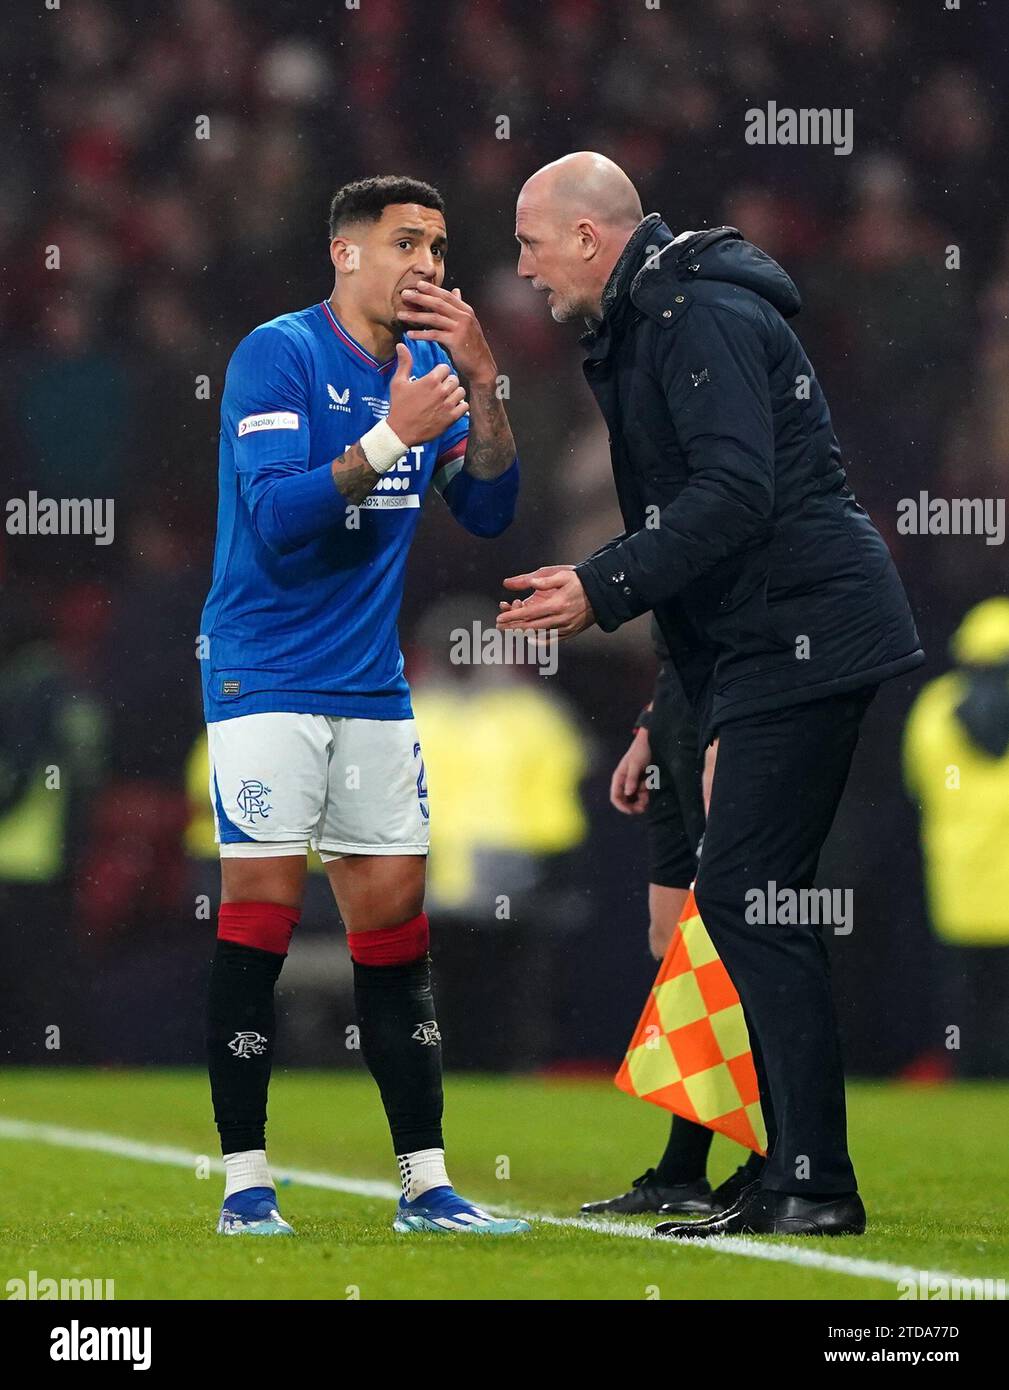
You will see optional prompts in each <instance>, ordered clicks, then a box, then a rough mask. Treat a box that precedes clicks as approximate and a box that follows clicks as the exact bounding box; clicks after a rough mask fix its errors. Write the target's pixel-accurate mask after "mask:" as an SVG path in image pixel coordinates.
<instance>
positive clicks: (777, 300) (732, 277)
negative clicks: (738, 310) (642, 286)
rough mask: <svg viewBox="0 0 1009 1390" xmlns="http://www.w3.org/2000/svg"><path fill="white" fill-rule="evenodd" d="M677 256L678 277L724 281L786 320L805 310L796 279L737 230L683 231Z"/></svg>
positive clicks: (675, 242) (674, 249)
mask: <svg viewBox="0 0 1009 1390" xmlns="http://www.w3.org/2000/svg"><path fill="white" fill-rule="evenodd" d="M667 254H668V255H670V256H675V257H676V270H677V274H678V275H679V276H680V277H681V278H682V279H687V280H722V281H724V282H725V283H726V284H730V285H740V286H742V288H743V289H747V290H752V291H753V293H754V294H759V295H760V297H761V298H762V299H766V300H767V302H768V304H771V305H772V306H773V307H774V308H775V309H777V311H778V313H779V314H781V316H782V317H783V318H786V319H788V318H791V317H792V316H793V315H794V314H797V313H798V312H799V310H800V309H801V308H802V299H801V297H800V295H799V291H798V290H797V289H796V287H795V281H794V280H793V279H792V277H791V276H790V275H789V274H788V273H787V272H786V271H784V270H782V268H781V266H780V265H779V264H778V262H777V261H776V260H773V259H772V258H771V257H770V256H769V255H768V254H767V253H766V251H761V249H760V247H759V246H754V244H753V242H752V241H746V240H744V238H743V234H742V232H740V231H739V230H738V229H737V228H736V227H715V228H713V229H712V230H711V231H707V232H681V233H680V235H679V236H677V237H674V238H673V239H672V242H671V243H670V250H669V252H668V253H667Z"/></svg>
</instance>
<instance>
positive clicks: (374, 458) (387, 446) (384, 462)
mask: <svg viewBox="0 0 1009 1390" xmlns="http://www.w3.org/2000/svg"><path fill="white" fill-rule="evenodd" d="M358 442H359V443H360V445H361V451H362V453H363V454H364V456H365V458H366V459H367V460H368V462H369V463H370V464H371V466H372V468H374V470H375V472H376V473H388V471H389V469H390V468H391V467H392V466H393V464H394V463H398V462H399V460H400V459H401V458H402V457H403V455H404V454H405V453H406V445H405V444H404V443H403V441H402V439H400V437H399V435H398V434H397V433H396V431H395V430H394V429H393V428H392V426H391V425H390V424H389V422H388V421H387V420H379V422H378V424H377V425H376V426H375V427H374V429H370V430H369V431H368V432H367V434H362V435H361V438H360V440H359V441H358Z"/></svg>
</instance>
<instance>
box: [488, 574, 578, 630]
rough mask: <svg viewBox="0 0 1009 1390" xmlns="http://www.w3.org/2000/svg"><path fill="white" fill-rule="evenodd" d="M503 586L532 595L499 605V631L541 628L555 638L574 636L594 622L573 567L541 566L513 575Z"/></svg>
mask: <svg viewBox="0 0 1009 1390" xmlns="http://www.w3.org/2000/svg"><path fill="white" fill-rule="evenodd" d="M504 587H505V588H506V589H532V590H533V592H532V593H531V594H530V595H529V597H528V598H525V599H516V600H513V601H512V602H511V603H502V604H500V605H499V607H500V609H501V611H500V612H499V613H498V617H497V625H498V627H500V628H524V629H536V628H541V629H546V630H548V631H551V632H556V633H557V636H558V637H574V636H575V634H576V633H579V632H584V631H585V629H586V628H587V627H591V626H592V624H593V623H594V622H595V620H596V615H595V614H594V613H593V611H592V606H591V604H590V603H589V601H588V599H587V598H586V596H585V590H584V589H583V588H582V581H581V580H580V579H579V578H578V576H577V574H576V573H575V567H574V565H543V566H541V567H540V568H539V569H538V570H533V572H532V573H531V574H516V575H513V576H512V577H511V578H510V579H506V580H505V581H504Z"/></svg>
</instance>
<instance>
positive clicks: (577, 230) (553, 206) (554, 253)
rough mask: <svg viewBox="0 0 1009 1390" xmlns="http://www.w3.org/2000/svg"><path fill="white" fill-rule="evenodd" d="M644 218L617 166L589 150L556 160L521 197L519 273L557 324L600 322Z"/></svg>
mask: <svg viewBox="0 0 1009 1390" xmlns="http://www.w3.org/2000/svg"><path fill="white" fill-rule="evenodd" d="M641 218H642V211H641V199H640V198H639V197H638V193H637V189H636V188H635V187H634V185H633V183H631V181H630V179H629V178H628V177H627V175H626V174H625V173H624V171H623V169H621V168H620V166H619V165H618V164H614V163H613V161H612V159H607V158H606V156H605V155H601V154H595V153H593V152H592V151H591V150H580V151H579V152H578V153H577V154H568V155H565V156H564V158H563V159H555V160H554V161H553V163H552V164H545V165H544V166H543V168H542V169H538V170H537V171H536V173H535V174H533V175H532V177H531V178H529V179H527V180H526V182H525V183H524V184H523V186H522V190H521V192H520V193H519V197H518V204H517V206H516V209H515V235H516V237H517V239H518V242H519V245H520V246H521V247H522V251H521V254H520V256H519V265H518V273H519V275H521V276H522V277H523V278H524V279H527V280H531V281H532V284H533V288H534V289H537V290H539V291H541V292H542V293H545V294H548V296H549V298H548V303H549V305H550V311H551V313H552V314H553V316H554V318H555V319H557V320H558V321H559V322H563V321H564V320H566V319H573V318H578V317H598V316H599V313H600V308H599V305H600V300H601V298H602V292H603V289H604V287H605V285H606V281H607V280H608V279H609V277H610V273H611V271H612V270H613V267H614V266H615V265H616V263H617V260H618V259H619V256H620V252H621V251H622V250H623V249H624V247H625V246H626V244H627V240H628V238H629V237H630V235H631V233H632V232H633V231H634V228H635V227H636V226H637V225H638V223H639V222H640V221H641Z"/></svg>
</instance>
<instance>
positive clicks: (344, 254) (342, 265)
mask: <svg viewBox="0 0 1009 1390" xmlns="http://www.w3.org/2000/svg"><path fill="white" fill-rule="evenodd" d="M329 259H330V260H331V261H332V262H333V265H334V266H335V268H336V269H337V271H339V273H340V274H341V275H350V274H352V273H353V272H354V271H355V270H360V268H361V248H360V246H358V245H357V243H356V242H353V241H350V240H349V239H348V238H347V237H345V236H335V237H334V238H333V240H332V241H331V242H330V243H329Z"/></svg>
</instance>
